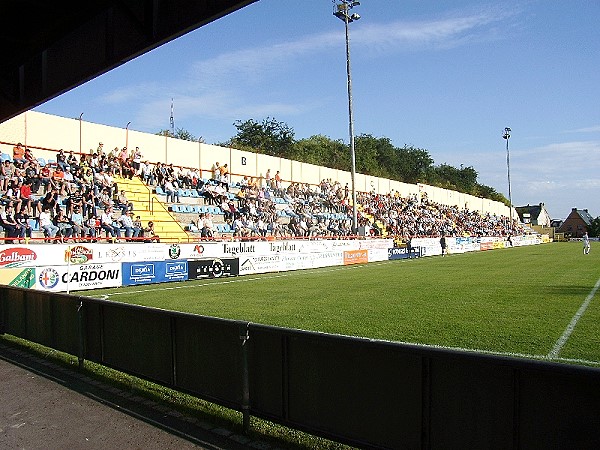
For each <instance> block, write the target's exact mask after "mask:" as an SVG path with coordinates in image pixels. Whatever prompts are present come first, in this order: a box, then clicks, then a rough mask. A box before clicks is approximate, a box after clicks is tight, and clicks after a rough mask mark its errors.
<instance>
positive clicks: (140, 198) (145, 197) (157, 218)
mask: <svg viewBox="0 0 600 450" xmlns="http://www.w3.org/2000/svg"><path fill="white" fill-rule="evenodd" d="M114 181H115V182H116V183H117V185H118V189H119V192H120V191H123V190H124V191H125V195H126V196H127V199H128V200H129V201H130V202H131V203H133V212H134V217H135V216H140V219H141V221H142V224H143V226H144V227H146V226H147V225H148V222H149V221H152V222H154V230H155V232H156V234H157V235H158V236H159V237H160V240H161V242H187V240H188V237H189V236H188V234H187V233H186V232H185V230H184V229H183V228H182V227H181V225H180V223H179V222H178V221H177V219H176V218H175V217H174V216H173V215H172V214H171V213H170V212H169V210H168V207H167V205H165V203H163V202H162V201H161V199H160V198H159V197H158V196H157V195H156V194H155V193H153V192H152V191H151V190H150V188H149V187H148V186H146V184H144V182H142V180H140V179H139V178H138V177H134V178H133V179H131V180H130V179H129V178H121V177H119V176H115V177H114Z"/></svg>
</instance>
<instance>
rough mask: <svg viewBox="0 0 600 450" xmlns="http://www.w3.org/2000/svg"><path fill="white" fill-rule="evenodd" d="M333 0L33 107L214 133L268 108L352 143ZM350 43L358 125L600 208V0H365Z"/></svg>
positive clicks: (206, 40) (289, 4)
mask: <svg viewBox="0 0 600 450" xmlns="http://www.w3.org/2000/svg"><path fill="white" fill-rule="evenodd" d="M332 12H333V5H332V2H331V1H330V0H313V1H303V2H300V1H290V0H287V1H281V0H260V1H258V2H257V3H254V4H252V5H249V6H247V7H246V8H243V9H242V10H240V11H237V12H235V13H232V14H230V15H228V16H226V17H224V18H222V19H220V20H217V21H215V22H213V23H211V24H208V25H206V26H204V27H202V28H199V29H198V30H195V31H193V32H191V33H189V34H187V35H185V36H183V37H181V38H179V39H177V40H175V41H172V42H170V43H167V44H165V45H163V46H161V47H160V48H158V49H155V50H154V51H152V52H149V53H147V54H145V55H142V56H140V57H138V58H136V59H135V60H132V61H130V62H128V63H126V64H124V65H122V66H121V67H118V68H117V69H115V70H113V71H111V72H109V73H107V74H104V75H102V76H100V77H98V78H96V79H94V80H92V81H90V82H88V83H86V84H84V85H82V86H80V87H78V88H76V89H74V90H72V91H70V92H67V93H65V94H63V95H62V96H60V97H58V98H56V99H54V100H51V101H49V102H47V103H45V104H44V105H41V106H40V107H38V108H36V110H38V111H43V112H47V113H51V114H57V115H60V116H64V117H72V118H76V117H79V114H81V113H82V112H83V113H84V116H83V119H84V120H86V121H90V122H96V123H102V124H106V125H111V126H118V127H122V128H125V126H126V124H127V122H131V125H130V129H134V130H138V131H144V132H150V133H155V132H157V131H159V130H161V129H167V128H169V126H170V125H169V116H170V112H171V98H173V99H174V118H175V127H176V128H183V129H185V130H188V131H189V132H191V133H192V134H194V135H195V136H198V137H200V136H202V137H203V138H204V139H205V141H206V142H208V143H216V142H223V141H226V140H227V139H228V138H230V137H232V136H233V135H235V132H236V129H235V127H234V126H233V123H234V122H235V121H236V120H238V119H240V120H247V119H251V118H252V119H255V120H257V121H262V120H263V119H264V118H266V117H274V118H275V119H276V120H278V121H282V122H285V123H287V124H288V125H289V126H291V127H292V128H293V129H294V130H295V133H296V138H297V139H301V138H305V137H309V136H312V135H315V134H323V135H325V136H329V137H331V138H333V139H343V140H344V141H345V142H348V109H347V108H348V106H347V93H346V65H345V64H346V54H345V40H344V25H343V23H342V22H341V21H340V20H339V19H337V18H336V17H334V16H333V15H332ZM353 12H357V13H358V14H360V15H361V19H360V20H359V21H357V22H354V23H352V24H351V25H350V51H351V63H352V87H353V101H354V119H355V133H356V134H357V135H359V134H362V133H366V134H372V135H374V136H376V137H388V138H390V139H391V140H392V142H393V143H394V145H396V146H398V147H402V146H404V145H405V144H408V145H413V146H415V147H419V148H424V149H426V150H428V151H429V153H430V154H431V156H432V157H433V159H434V161H435V164H442V163H448V164H451V165H453V166H456V167H459V166H460V165H461V164H463V165H464V166H473V167H474V168H475V170H476V171H477V172H478V173H479V182H480V183H483V184H486V185H489V186H492V187H494V188H495V189H496V190H497V191H499V192H502V193H503V194H504V195H506V196H508V181H507V167H506V141H505V140H504V139H502V130H503V129H504V127H507V126H508V127H510V128H511V129H512V136H511V139H510V147H509V148H510V167H511V185H512V197H513V204H515V205H517V206H520V205H525V204H528V203H529V204H538V203H540V202H544V203H545V204H546V208H547V209H548V211H549V213H550V215H551V217H553V218H565V217H566V216H567V215H568V214H569V212H570V211H571V208H573V207H577V208H581V209H583V208H587V209H588V210H589V212H590V214H592V216H594V217H596V216H599V215H600V195H599V194H600V72H599V69H600V27H599V26H598V23H600V2H597V1H594V0H570V1H568V2H563V1H544V0H523V1H518V0H517V1H502V2H488V3H486V2H481V1H474V0H473V1H469V0H462V1H460V0H459V1H456V0H455V1H451V2H442V1H439V0H402V1H396V0H389V1H384V0H363V1H361V5H360V6H357V7H356V8H355V9H354V10H353Z"/></svg>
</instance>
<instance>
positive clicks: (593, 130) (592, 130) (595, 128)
mask: <svg viewBox="0 0 600 450" xmlns="http://www.w3.org/2000/svg"><path fill="white" fill-rule="evenodd" d="M598 132H600V125H594V126H591V127H585V128H578V129H576V130H569V131H566V133H598Z"/></svg>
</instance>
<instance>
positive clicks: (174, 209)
mask: <svg viewBox="0 0 600 450" xmlns="http://www.w3.org/2000/svg"><path fill="white" fill-rule="evenodd" d="M171 211H172V212H176V213H180V212H182V211H181V206H180V205H177V204H173V205H171Z"/></svg>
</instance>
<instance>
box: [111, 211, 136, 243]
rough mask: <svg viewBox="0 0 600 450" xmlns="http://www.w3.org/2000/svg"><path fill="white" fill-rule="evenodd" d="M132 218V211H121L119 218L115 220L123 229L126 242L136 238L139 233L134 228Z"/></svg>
mask: <svg viewBox="0 0 600 450" xmlns="http://www.w3.org/2000/svg"><path fill="white" fill-rule="evenodd" d="M132 216H133V212H132V211H122V212H121V216H120V217H119V218H118V219H117V222H118V223H120V224H121V226H122V227H123V228H125V238H126V240H128V241H129V240H131V239H132V238H133V239H135V238H137V237H138V236H139V234H140V231H141V230H140V229H139V228H138V229H136V228H135V226H134V223H133V217H132Z"/></svg>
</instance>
